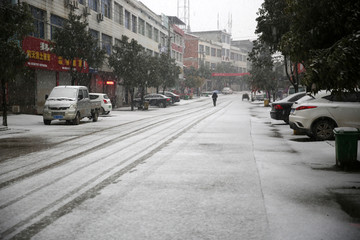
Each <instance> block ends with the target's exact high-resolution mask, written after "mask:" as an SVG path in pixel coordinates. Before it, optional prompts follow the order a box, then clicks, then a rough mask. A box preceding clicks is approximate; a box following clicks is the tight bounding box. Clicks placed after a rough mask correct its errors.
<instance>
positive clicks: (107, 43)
mask: <svg viewBox="0 0 360 240" xmlns="http://www.w3.org/2000/svg"><path fill="white" fill-rule="evenodd" d="M111 45H112V42H111V37H110V36H108V35H105V34H102V49H104V50H105V51H106V53H107V54H108V55H111Z"/></svg>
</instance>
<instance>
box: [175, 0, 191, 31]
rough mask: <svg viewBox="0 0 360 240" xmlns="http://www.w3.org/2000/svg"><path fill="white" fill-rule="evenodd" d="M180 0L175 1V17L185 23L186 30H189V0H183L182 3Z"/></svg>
mask: <svg viewBox="0 0 360 240" xmlns="http://www.w3.org/2000/svg"><path fill="white" fill-rule="evenodd" d="M181 1H182V0H178V1H177V6H178V9H177V17H178V18H179V19H180V20H181V21H183V22H184V23H185V29H184V30H186V31H188V32H190V0H183V4H182V5H181V3H180V2H181Z"/></svg>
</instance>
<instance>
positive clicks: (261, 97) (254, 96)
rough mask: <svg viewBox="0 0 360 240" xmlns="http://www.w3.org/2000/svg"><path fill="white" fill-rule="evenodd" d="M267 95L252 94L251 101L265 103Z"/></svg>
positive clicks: (255, 92) (257, 92)
mask: <svg viewBox="0 0 360 240" xmlns="http://www.w3.org/2000/svg"><path fill="white" fill-rule="evenodd" d="M264 95H265V93H264V92H262V91H254V92H251V101H252V102H253V101H264V99H265V97H264Z"/></svg>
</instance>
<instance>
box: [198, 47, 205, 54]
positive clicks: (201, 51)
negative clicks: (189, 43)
mask: <svg viewBox="0 0 360 240" xmlns="http://www.w3.org/2000/svg"><path fill="white" fill-rule="evenodd" d="M199 48H200V51H199V52H200V54H203V53H204V45H200V46H199Z"/></svg>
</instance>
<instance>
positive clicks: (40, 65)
mask: <svg viewBox="0 0 360 240" xmlns="http://www.w3.org/2000/svg"><path fill="white" fill-rule="evenodd" d="M22 49H23V50H24V52H26V53H27V55H28V58H29V60H28V61H27V63H26V65H27V66H29V67H30V68H37V69H44V70H51V71H61V72H67V71H69V70H70V61H69V60H66V59H63V58H62V57H58V56H56V55H55V54H53V53H51V51H50V42H48V41H45V40H42V39H39V38H34V37H26V38H25V39H24V41H23V45H22ZM72 65H73V69H76V70H77V71H81V72H82V73H88V72H89V67H88V65H87V62H85V61H82V60H81V59H76V60H74V61H73V62H72Z"/></svg>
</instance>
